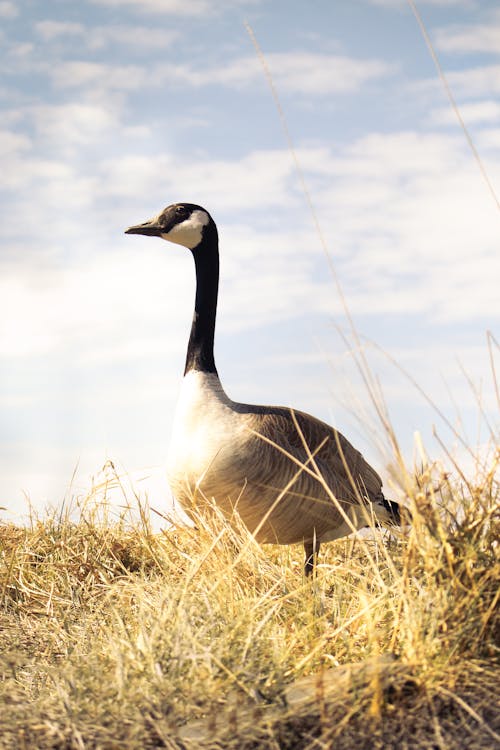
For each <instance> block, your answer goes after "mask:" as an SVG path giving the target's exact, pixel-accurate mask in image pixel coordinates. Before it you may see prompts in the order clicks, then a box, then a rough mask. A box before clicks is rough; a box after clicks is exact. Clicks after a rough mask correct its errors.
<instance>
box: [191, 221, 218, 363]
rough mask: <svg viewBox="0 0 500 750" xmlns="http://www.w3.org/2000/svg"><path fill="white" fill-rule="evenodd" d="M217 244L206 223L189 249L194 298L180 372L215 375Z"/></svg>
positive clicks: (212, 231)
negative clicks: (194, 268) (194, 371)
mask: <svg viewBox="0 0 500 750" xmlns="http://www.w3.org/2000/svg"><path fill="white" fill-rule="evenodd" d="M218 244H219V243H218V238H217V229H216V227H215V224H212V223H210V224H209V225H208V226H207V227H206V228H205V231H204V235H203V239H202V241H201V242H200V244H199V245H198V246H197V247H195V248H194V250H193V251H192V252H193V257H194V262H195V267H196V299H195V305H194V315H193V323H192V325H191V334H190V336H189V343H188V348H187V355H186V367H185V369H184V375H186V373H188V372H189V371H190V370H200V371H201V372H213V373H215V374H217V370H216V367H215V360H214V332H215V315H216V312H217V292H218V289H219V248H218Z"/></svg>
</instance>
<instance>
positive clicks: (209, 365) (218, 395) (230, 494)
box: [126, 203, 400, 574]
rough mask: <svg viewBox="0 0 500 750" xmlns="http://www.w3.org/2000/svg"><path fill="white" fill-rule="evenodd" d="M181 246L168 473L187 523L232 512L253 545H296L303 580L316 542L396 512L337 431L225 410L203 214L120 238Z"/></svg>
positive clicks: (212, 246)
mask: <svg viewBox="0 0 500 750" xmlns="http://www.w3.org/2000/svg"><path fill="white" fill-rule="evenodd" d="M126 232H127V233H128V234H146V235H152V236H159V237H162V238H163V239H166V240H168V241H171V242H174V243H176V244H181V245H184V246H186V247H188V248H189V249H190V250H191V252H192V254H193V257H194V261H195V266H196V279H197V286H196V299H195V311H194V316H193V323H192V327H191V334H190V338H189V343H188V350H187V356H186V366H185V371H184V379H183V382H182V387H181V393H180V397H179V401H178V404H177V409H176V414H175V418H174V426H173V433H172V441H171V446H170V451H169V457H168V464H167V474H168V479H169V482H170V486H171V489H172V492H173V494H174V496H175V497H176V498H177V500H178V501H179V502H180V503H181V505H182V506H183V508H184V509H185V510H186V512H187V513H188V514H189V511H190V509H192V508H193V506H199V505H200V504H202V503H203V501H204V499H205V500H206V499H209V500H212V499H213V500H214V501H215V503H216V504H217V506H218V507H220V508H221V510H222V511H223V512H224V513H225V514H227V515H228V516H230V515H231V513H232V512H233V511H234V509H236V510H237V512H238V514H239V516H240V517H241V519H242V520H243V522H244V523H245V525H246V526H247V528H248V529H249V530H250V531H251V532H252V533H253V534H254V535H255V538H256V539H257V540H258V541H260V542H272V543H278V544H293V543H296V542H302V543H303V544H304V547H305V551H306V564H305V571H306V574H310V573H311V572H312V571H313V569H314V559H315V554H316V553H317V552H318V550H319V545H320V543H321V542H327V541H331V540H333V539H338V538H340V537H342V536H345V535H347V534H350V533H351V532H352V531H353V530H355V529H359V528H362V527H363V526H366V525H367V522H368V519H370V518H373V519H374V521H375V522H376V523H379V524H383V525H391V524H398V523H400V512H399V505H398V504H397V503H395V502H393V501H390V500H387V499H386V498H385V497H384V495H383V492H382V481H381V479H380V477H379V475H378V474H377V472H376V471H375V470H374V469H372V467H371V466H370V465H369V464H368V463H367V462H366V461H365V459H364V458H363V456H362V455H361V453H360V452H359V451H357V450H356V449H355V448H354V447H353V446H352V445H351V443H349V441H348V440H347V439H346V438H345V437H344V436H343V435H341V434H340V433H339V432H338V431H337V430H335V429H334V428H332V427H330V426H329V425H327V424H326V423H325V422H322V421H321V420H319V419H316V418H315V417H312V416H311V415H309V414H305V413H303V412H300V411H295V410H292V409H290V408H287V407H280V406H257V405H252V404H244V403H239V402H236V401H232V400H231V399H230V398H229V397H228V396H227V395H226V393H225V391H224V389H223V387H222V384H221V382H220V379H219V376H218V373H217V370H216V367H215V361H214V355H213V341H214V331H215V315H216V307H217V293H218V279H219V254H218V235H217V228H216V226H215V223H214V221H213V219H212V218H211V216H210V215H209V214H208V212H207V211H205V209H203V208H201V206H197V205H194V204H189V203H179V204H174V205H172V206H168V207H167V208H166V209H165V210H164V211H162V212H161V213H160V214H159V215H158V216H156V217H154V218H153V219H151V220H149V221H147V222H145V223H143V224H139V225H135V226H132V227H130V228H129V229H127V230H126Z"/></svg>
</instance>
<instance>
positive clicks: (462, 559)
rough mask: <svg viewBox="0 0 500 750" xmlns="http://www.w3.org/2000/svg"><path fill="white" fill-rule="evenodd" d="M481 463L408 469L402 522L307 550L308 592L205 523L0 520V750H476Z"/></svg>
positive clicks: (483, 622)
mask: <svg viewBox="0 0 500 750" xmlns="http://www.w3.org/2000/svg"><path fill="white" fill-rule="evenodd" d="M498 460H499V456H498V454H496V455H494V456H491V458H490V462H489V465H488V466H487V467H486V468H484V469H483V470H482V471H481V472H479V473H478V475H477V476H476V478H475V479H474V481H461V483H460V484H459V485H458V484H457V485H452V484H451V483H450V481H449V479H448V478H447V477H446V476H445V475H443V474H442V473H441V472H440V471H439V469H438V468H437V467H435V466H432V465H428V466H426V468H425V470H424V471H423V472H422V474H421V475H420V476H419V478H418V481H413V480H412V486H409V487H407V492H408V501H409V502H410V504H411V505H412V507H413V513H414V524H413V527H412V529H411V531H409V533H408V534H407V535H406V536H403V537H401V538H395V537H390V536H387V535H386V536H385V538H382V537H380V536H377V535H372V536H371V537H370V538H366V539H357V540H352V539H348V540H344V541H341V542H338V543H332V544H329V545H325V547H324V549H323V550H322V554H321V557H320V565H319V569H318V575H317V578H316V580H315V581H314V582H312V583H311V581H306V580H305V579H304V578H303V575H302V550H301V548H298V547H297V548H289V547H288V548H287V547H271V546H267V547H264V548H261V547H259V546H258V545H256V544H255V543H254V542H253V540H252V539H251V538H250V537H249V536H248V534H246V533H245V531H244V529H241V528H240V529H237V528H236V529H235V528H232V527H231V526H229V525H228V524H227V523H225V522H224V521H223V520H222V519H220V518H214V519H212V520H211V521H206V520H202V519H200V522H199V524H198V529H196V530H194V529H182V530H171V531H169V532H165V533H163V534H154V533H152V531H151V529H150V528H149V527H148V524H147V521H146V520H145V518H144V516H143V518H142V521H139V522H134V523H130V521H129V522H128V523H127V522H126V521H125V519H124V518H122V519H119V520H115V521H111V520H110V519H109V518H107V517H106V514H105V513H104V514H103V512H102V509H99V508H98V507H95V506H94V507H92V506H89V507H87V508H85V509H83V511H82V512H81V514H80V516H79V518H78V519H77V520H76V521H72V520H71V514H70V513H69V512H66V513H63V514H60V515H59V516H56V515H53V516H52V517H46V518H43V519H41V520H36V521H33V523H32V525H31V528H27V529H22V528H18V527H13V526H3V527H0V554H1V557H2V566H1V573H0V595H1V601H0V604H1V610H0V613H1V614H0V617H1V628H0V639H1V700H2V704H3V710H2V711H1V713H0V747H2V748H148V747H169V748H187V747H227V748H231V747H234V748H327V747H332V746H333V745H334V746H335V747H336V748H352V747H354V746H355V747H357V748H364V747H366V748H392V747H393V748H405V747H406V748H413V747H418V748H425V747H429V748H431V747H432V748H450V747H467V748H491V747H493V746H495V743H498V742H500V736H499V734H500V725H499V713H498V706H497V705H496V704H497V700H498V693H499V690H498V679H497V674H496V668H497V666H498V635H499V617H498V580H499V571H500V563H499V549H498V541H497V540H498V531H499V529H498V524H499V516H498V509H499V506H498V481H497V478H496V474H495V472H496V468H497V463H498ZM407 484H409V480H407ZM346 665H348V666H346Z"/></svg>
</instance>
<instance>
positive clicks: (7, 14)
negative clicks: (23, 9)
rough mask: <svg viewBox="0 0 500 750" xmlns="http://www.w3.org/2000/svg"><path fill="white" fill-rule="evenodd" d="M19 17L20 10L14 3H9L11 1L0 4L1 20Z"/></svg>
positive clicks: (6, 0) (4, 0)
mask: <svg viewBox="0 0 500 750" xmlns="http://www.w3.org/2000/svg"><path fill="white" fill-rule="evenodd" d="M18 15H19V10H18V8H16V6H15V4H14V3H11V2H9V0H2V2H0V18H16V16H18Z"/></svg>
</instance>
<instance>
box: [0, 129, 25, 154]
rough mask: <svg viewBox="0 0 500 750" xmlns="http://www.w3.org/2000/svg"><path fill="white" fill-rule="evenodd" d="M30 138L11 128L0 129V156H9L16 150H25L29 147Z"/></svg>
mask: <svg viewBox="0 0 500 750" xmlns="http://www.w3.org/2000/svg"><path fill="white" fill-rule="evenodd" d="M31 146H32V143H31V141H30V139H29V138H28V137H27V136H26V135H23V134H22V133H14V132H13V131H11V130H0V156H1V157H10V156H11V155H12V154H14V153H16V152H20V151H21V152H22V151H27V150H29V149H30V148H31Z"/></svg>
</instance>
